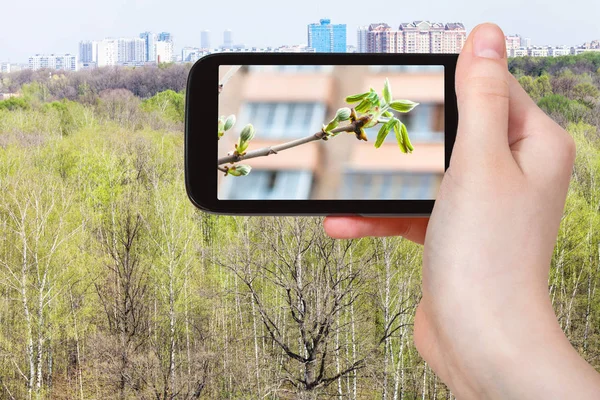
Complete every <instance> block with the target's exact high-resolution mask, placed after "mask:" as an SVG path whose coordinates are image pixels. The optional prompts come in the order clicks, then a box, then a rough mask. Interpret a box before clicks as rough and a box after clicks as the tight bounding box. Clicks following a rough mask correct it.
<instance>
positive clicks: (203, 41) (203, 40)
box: [200, 31, 210, 50]
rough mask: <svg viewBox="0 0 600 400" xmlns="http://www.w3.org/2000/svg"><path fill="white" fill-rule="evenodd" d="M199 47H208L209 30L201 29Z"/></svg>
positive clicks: (204, 48)
mask: <svg viewBox="0 0 600 400" xmlns="http://www.w3.org/2000/svg"><path fill="white" fill-rule="evenodd" d="M200 48H201V49H202V50H208V49H210V31H202V33H201V34H200Z"/></svg>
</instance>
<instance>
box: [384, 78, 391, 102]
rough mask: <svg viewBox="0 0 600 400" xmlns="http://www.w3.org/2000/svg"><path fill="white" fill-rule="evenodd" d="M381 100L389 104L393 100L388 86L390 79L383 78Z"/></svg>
mask: <svg viewBox="0 0 600 400" xmlns="http://www.w3.org/2000/svg"><path fill="white" fill-rule="evenodd" d="M383 100H385V102H386V103H388V104H390V103H391V102H392V101H393V98H392V88H391V86H390V80H389V79H388V78H385V84H384V85H383Z"/></svg>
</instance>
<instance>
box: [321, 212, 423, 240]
mask: <svg viewBox="0 0 600 400" xmlns="http://www.w3.org/2000/svg"><path fill="white" fill-rule="evenodd" d="M428 223H429V218H376V217H372V218H371V217H327V218H326V219H325V222H324V226H325V231H326V232H327V234H328V235H329V236H331V237H333V238H335V239H357V238H362V237H367V236H375V237H384V236H403V237H405V238H406V239H408V240H410V241H412V242H415V243H419V244H423V243H424V242H425V233H426V231H427V224H428Z"/></svg>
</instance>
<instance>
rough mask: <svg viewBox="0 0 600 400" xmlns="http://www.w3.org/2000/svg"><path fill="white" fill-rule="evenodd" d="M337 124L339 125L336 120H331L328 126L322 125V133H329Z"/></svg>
mask: <svg viewBox="0 0 600 400" xmlns="http://www.w3.org/2000/svg"><path fill="white" fill-rule="evenodd" d="M339 124H340V123H339V122H338V120H337V119H336V118H334V119H332V120H331V122H329V124H328V125H327V126H325V125H323V131H325V132H327V133H329V132H330V131H332V130H334V129H335V128H337V127H338V125H339Z"/></svg>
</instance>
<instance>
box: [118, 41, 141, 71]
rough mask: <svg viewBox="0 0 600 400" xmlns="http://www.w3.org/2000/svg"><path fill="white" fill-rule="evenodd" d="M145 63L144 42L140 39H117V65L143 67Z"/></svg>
mask: <svg viewBox="0 0 600 400" xmlns="http://www.w3.org/2000/svg"><path fill="white" fill-rule="evenodd" d="M145 63H146V41H145V40H144V39H141V38H119V39H117V64H119V65H132V66H135V65H144V64H145Z"/></svg>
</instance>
